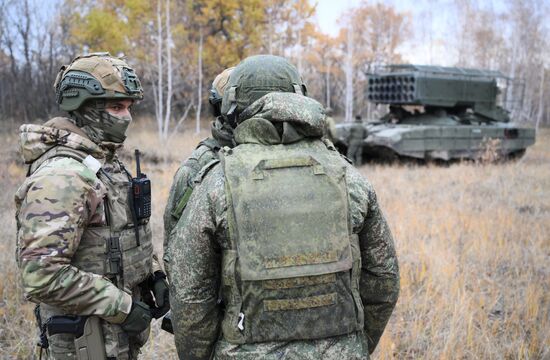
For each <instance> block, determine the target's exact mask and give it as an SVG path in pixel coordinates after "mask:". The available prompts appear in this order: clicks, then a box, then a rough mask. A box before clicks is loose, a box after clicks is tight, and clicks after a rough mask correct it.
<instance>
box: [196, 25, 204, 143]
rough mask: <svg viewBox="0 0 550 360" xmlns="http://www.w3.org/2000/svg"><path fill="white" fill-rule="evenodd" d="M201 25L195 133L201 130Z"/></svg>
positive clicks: (200, 30) (200, 32) (200, 31)
mask: <svg viewBox="0 0 550 360" xmlns="http://www.w3.org/2000/svg"><path fill="white" fill-rule="evenodd" d="M202 42H203V32H202V26H201V27H200V29H199V63H198V81H197V82H198V84H197V114H196V116H197V118H196V120H195V133H196V134H198V133H200V132H201V108H202Z"/></svg>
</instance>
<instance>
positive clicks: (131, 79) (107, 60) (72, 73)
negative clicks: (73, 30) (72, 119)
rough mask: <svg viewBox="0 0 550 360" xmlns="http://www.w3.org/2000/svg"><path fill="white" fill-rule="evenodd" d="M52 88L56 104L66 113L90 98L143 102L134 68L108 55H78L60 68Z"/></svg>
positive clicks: (103, 53)
mask: <svg viewBox="0 0 550 360" xmlns="http://www.w3.org/2000/svg"><path fill="white" fill-rule="evenodd" d="M54 88H55V94H56V102H57V103H58V104H59V107H60V108H61V109H62V110H65V111H68V112H71V111H74V110H76V109H78V108H80V107H81V106H82V105H83V104H84V103H85V102H86V101H88V100H92V99H132V100H141V99H143V88H142V87H141V83H140V81H139V79H138V77H137V75H136V73H135V71H134V69H132V68H131V67H130V66H128V64H127V63H126V62H125V61H123V60H121V59H119V58H115V57H112V56H111V55H110V54H109V53H108V52H101V53H91V54H88V55H82V56H78V57H76V58H75V59H74V60H73V61H72V62H71V63H70V64H69V65H64V66H62V67H61V69H60V70H59V73H58V74H57V78H56V80H55V84H54Z"/></svg>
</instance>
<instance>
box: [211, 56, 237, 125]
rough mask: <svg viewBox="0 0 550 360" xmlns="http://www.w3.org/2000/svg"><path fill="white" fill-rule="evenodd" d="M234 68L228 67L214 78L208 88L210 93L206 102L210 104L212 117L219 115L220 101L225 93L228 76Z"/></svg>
mask: <svg viewBox="0 0 550 360" xmlns="http://www.w3.org/2000/svg"><path fill="white" fill-rule="evenodd" d="M233 69H235V67H234V66H233V67H230V68H227V69H225V70H224V71H222V72H221V73H219V74H218V76H216V78H215V79H214V81H213V82H212V86H211V87H210V93H209V95H208V102H209V103H210V109H211V110H212V115H214V116H215V117H218V116H220V115H221V107H222V99H223V94H224V92H225V88H226V86H227V83H228V82H229V76H230V75H231V72H232V71H233Z"/></svg>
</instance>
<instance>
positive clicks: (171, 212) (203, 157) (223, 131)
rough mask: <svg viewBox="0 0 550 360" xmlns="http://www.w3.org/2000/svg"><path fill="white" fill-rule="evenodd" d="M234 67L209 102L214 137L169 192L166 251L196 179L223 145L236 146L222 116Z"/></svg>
mask: <svg viewBox="0 0 550 360" xmlns="http://www.w3.org/2000/svg"><path fill="white" fill-rule="evenodd" d="M233 69H234V67H231V68H228V69H225V70H224V71H222V72H221V73H220V74H219V75H218V76H216V78H215V79H214V81H213V82H212V86H211V88H210V95H209V98H208V100H209V103H210V108H211V111H212V115H214V117H215V120H214V122H213V123H212V128H211V130H212V136H211V137H208V138H206V139H204V140H202V141H201V142H200V143H199V144H198V146H197V148H196V149H195V150H193V152H192V153H191V155H190V156H189V158H187V159H186V160H185V161H184V162H183V163H182V164H181V166H180V168H179V169H178V171H177V172H176V175H175V176H174V181H173V182H172V187H171V188H170V193H169V195H168V202H167V204H166V208H165V210H164V249H165V250H166V249H168V242H169V241H170V233H171V231H172V229H173V228H174V226H175V225H176V223H177V222H178V220H179V218H180V216H181V214H182V213H183V210H184V209H185V206H186V204H187V201H188V200H189V197H190V196H191V193H192V192H193V189H194V188H195V185H196V183H195V178H196V177H197V176H199V177H200V176H202V174H204V173H206V172H207V171H208V169H209V167H211V166H213V165H214V164H216V163H217V162H218V158H219V157H218V152H219V151H220V149H221V148H222V147H224V146H228V147H233V146H234V141H233V129H232V128H231V127H230V126H229V125H228V124H226V123H225V122H224V120H223V118H222V117H221V102H222V97H223V93H224V91H225V87H226V85H227V82H228V81H229V75H230V74H231V71H233ZM169 261H170V255H169V254H168V252H166V251H165V253H164V262H165V265H166V264H167V263H168V262H169Z"/></svg>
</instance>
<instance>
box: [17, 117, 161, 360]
mask: <svg viewBox="0 0 550 360" xmlns="http://www.w3.org/2000/svg"><path fill="white" fill-rule="evenodd" d="M113 147H114V145H113ZM21 151H22V154H23V158H24V160H25V162H26V163H28V164H30V165H29V176H28V177H27V179H26V180H25V182H24V183H23V184H22V185H21V187H20V188H19V189H18V191H17V193H16V194H15V202H16V210H17V212H16V219H17V260H18V264H19V267H20V269H21V278H22V282H23V286H24V289H25V294H26V296H27V298H28V299H29V300H31V301H33V302H35V303H40V304H41V305H40V307H41V312H42V316H43V319H42V320H46V318H47V317H48V316H51V315H59V314H75V315H97V316H99V317H100V318H102V319H104V320H105V322H104V323H103V330H104V336H105V338H106V351H107V355H108V356H119V358H123V357H124V356H123V353H128V351H129V349H128V346H130V347H132V344H128V340H127V337H126V340H125V341H123V340H121V339H122V338H123V337H121V336H120V334H118V333H120V332H121V331H122V330H121V328H120V327H119V326H115V325H112V324H118V323H121V322H122V321H124V319H125V318H126V316H127V314H128V313H129V312H130V310H131V306H132V298H133V297H139V291H138V288H137V284H138V283H140V282H142V281H143V280H145V279H146V278H147V277H148V276H149V275H150V274H152V273H153V271H154V270H158V269H160V268H159V265H158V261H153V256H152V251H153V249H152V242H151V231H150V227H149V225H148V223H147V222H142V223H140V224H139V226H138V229H139V232H140V242H141V243H140V244H136V238H135V236H134V231H135V229H134V228H133V221H132V217H131V213H130V212H129V211H128V210H127V209H128V205H127V201H128V191H129V187H128V186H129V185H128V174H127V173H126V172H125V169H124V167H123V165H122V163H120V162H119V161H118V159H117V157H116V155H115V152H114V148H111V149H110V150H109V149H108V148H107V147H105V148H103V147H101V148H100V147H99V146H97V145H96V144H95V143H93V142H92V141H90V140H89V139H88V138H86V137H85V135H84V133H82V132H81V131H80V129H78V128H77V127H75V126H74V125H72V123H71V122H70V121H69V120H68V119H65V118H55V119H52V120H50V121H49V122H48V123H46V124H45V125H43V126H40V125H23V126H22V127H21ZM87 155H91V156H92V157H93V159H95V161H94V160H91V161H92V163H94V162H95V163H96V165H95V166H96V167H94V166H93V165H92V166H90V164H87V163H86V161H83V160H82V158H83V157H86V156H87ZM100 168H101V170H99V169H100ZM100 172H101V173H102V174H103V175H101V176H104V178H103V180H102V179H101V178H100V175H99V173H100ZM109 222H112V223H111V224H109ZM106 238H109V239H116V240H117V244H116V246H118V248H119V250H120V252H121V253H122V255H121V256H122V260H121V261H118V264H115V265H120V267H121V269H122V270H121V271H118V274H115V273H113V272H112V270H113V267H112V265H113V264H110V263H109V264H108V263H107V261H108V259H107V258H108V257H109V254H110V253H109V250H108V249H107V248H108V246H109V245H108V244H107V242H108V241H107V239H106ZM115 283H116V284H115ZM117 285H118V286H117ZM56 336H58V337H59V336H60V335H56ZM144 337H145V338H146V334H144ZM57 340H59V339H57ZM57 340H56V339H53V341H52V339H50V350H51V351H53V352H55V351H56V350H58V351H59V352H61V353H63V352H71V346H72V342H71V341H70V339H69V340H68V341H61V340H60V341H57ZM64 340H67V339H64ZM110 340H112V341H110ZM143 341H144V340H143ZM130 350H132V352H134V351H135V349H130Z"/></svg>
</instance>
